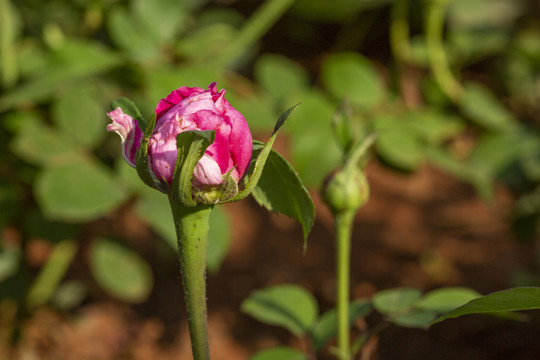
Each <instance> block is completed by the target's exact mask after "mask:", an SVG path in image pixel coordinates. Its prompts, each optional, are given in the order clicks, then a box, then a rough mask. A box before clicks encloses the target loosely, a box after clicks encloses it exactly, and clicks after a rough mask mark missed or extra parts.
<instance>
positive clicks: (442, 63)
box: [426, 0, 461, 101]
mask: <svg viewBox="0 0 540 360" xmlns="http://www.w3.org/2000/svg"><path fill="white" fill-rule="evenodd" d="M448 4H449V1H448V0H431V1H430V2H429V4H428V8H427V18H426V33H427V39H426V41H427V52H428V57H429V65H430V67H431V71H433V75H434V76H435V80H436V81H437V83H438V84H439V86H440V87H441V89H442V90H443V91H444V92H445V93H446V95H448V97H450V98H451V99H452V100H453V101H457V100H458V99H459V95H460V94H461V85H460V84H459V82H458V81H457V80H456V79H455V77H454V75H453V74H452V71H451V70H450V66H449V64H448V58H447V57H446V51H445V49H444V44H443V29H444V17H445V15H446V9H447V7H448Z"/></svg>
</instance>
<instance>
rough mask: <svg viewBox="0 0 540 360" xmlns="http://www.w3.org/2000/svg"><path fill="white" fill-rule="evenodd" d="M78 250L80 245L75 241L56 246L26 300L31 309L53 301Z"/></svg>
mask: <svg viewBox="0 0 540 360" xmlns="http://www.w3.org/2000/svg"><path fill="white" fill-rule="evenodd" d="M77 248H78V245H77V243H76V242H75V241H73V240H62V241H60V242H59V243H58V244H56V245H55V246H54V249H53V251H52V253H51V255H50V257H49V259H48V260H47V263H46V264H45V266H44V267H43V268H42V269H41V271H40V272H39V275H38V276H37V278H36V280H34V282H33V284H32V286H31V287H30V290H29V291H28V297H27V299H26V300H27V304H28V306H29V307H30V308H35V307H38V306H41V305H44V304H45V303H47V302H48V301H49V300H50V299H51V297H52V295H53V294H54V291H55V290H56V288H57V287H58V284H60V281H62V278H63V277H64V276H65V275H66V272H67V270H68V267H69V265H70V264H71V262H72V261H73V258H74V257H75V253H76V252H77Z"/></svg>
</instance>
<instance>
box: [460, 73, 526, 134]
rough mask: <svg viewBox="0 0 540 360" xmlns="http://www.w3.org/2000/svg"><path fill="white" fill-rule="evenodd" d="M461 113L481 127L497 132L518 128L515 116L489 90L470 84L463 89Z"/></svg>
mask: <svg viewBox="0 0 540 360" xmlns="http://www.w3.org/2000/svg"><path fill="white" fill-rule="evenodd" d="M459 105H460V108H461V111H462V112H463V113H464V114H465V115H466V116H467V117H469V118H470V119H471V120H472V121H474V122H475V123H477V124H478V125H480V126H483V127H485V128H487V129H489V130H492V131H496V132H505V131H511V130H513V129H515V127H516V119H515V118H514V115H513V114H512V113H511V112H510V111H508V109H507V108H506V107H504V106H503V105H502V104H501V103H500V102H499V101H498V99H497V98H496V97H495V96H494V95H493V94H492V93H491V91H489V89H488V88H486V87H484V86H482V85H480V84H476V83H469V84H466V85H465V86H464V87H463V94H462V95H461V100H460V104H459Z"/></svg>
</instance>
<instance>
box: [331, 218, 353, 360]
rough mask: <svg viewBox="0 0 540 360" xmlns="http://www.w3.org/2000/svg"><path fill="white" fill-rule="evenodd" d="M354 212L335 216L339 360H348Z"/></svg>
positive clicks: (349, 356) (349, 354)
mask: <svg viewBox="0 0 540 360" xmlns="http://www.w3.org/2000/svg"><path fill="white" fill-rule="evenodd" d="M354 214H355V211H354V210H353V211H343V212H340V213H337V214H336V215H335V227H336V229H335V230H336V240H337V264H336V265H337V313H338V332H337V342H338V349H339V354H340V357H341V360H350V358H351V350H350V349H351V346H350V335H349V272H350V257H351V255H350V254H351V231H352V225H353V220H354Z"/></svg>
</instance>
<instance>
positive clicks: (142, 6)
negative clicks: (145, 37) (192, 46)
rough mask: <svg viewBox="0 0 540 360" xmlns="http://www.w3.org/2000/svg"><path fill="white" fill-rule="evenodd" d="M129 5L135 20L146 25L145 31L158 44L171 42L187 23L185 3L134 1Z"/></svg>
mask: <svg viewBox="0 0 540 360" xmlns="http://www.w3.org/2000/svg"><path fill="white" fill-rule="evenodd" d="M131 5H133V10H134V13H135V15H136V16H137V18H138V19H140V20H141V22H142V23H143V24H144V25H146V26H145V29H146V30H147V31H149V32H151V33H152V35H153V38H154V39H156V40H157V41H160V42H166V41H171V40H173V39H174V37H175V34H176V33H177V31H178V30H179V29H180V28H182V27H186V23H188V21H189V19H188V15H189V13H187V12H186V11H185V10H186V7H187V5H186V2H185V1H176V0H153V1H146V0H135V1H133V2H132V3H131Z"/></svg>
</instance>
